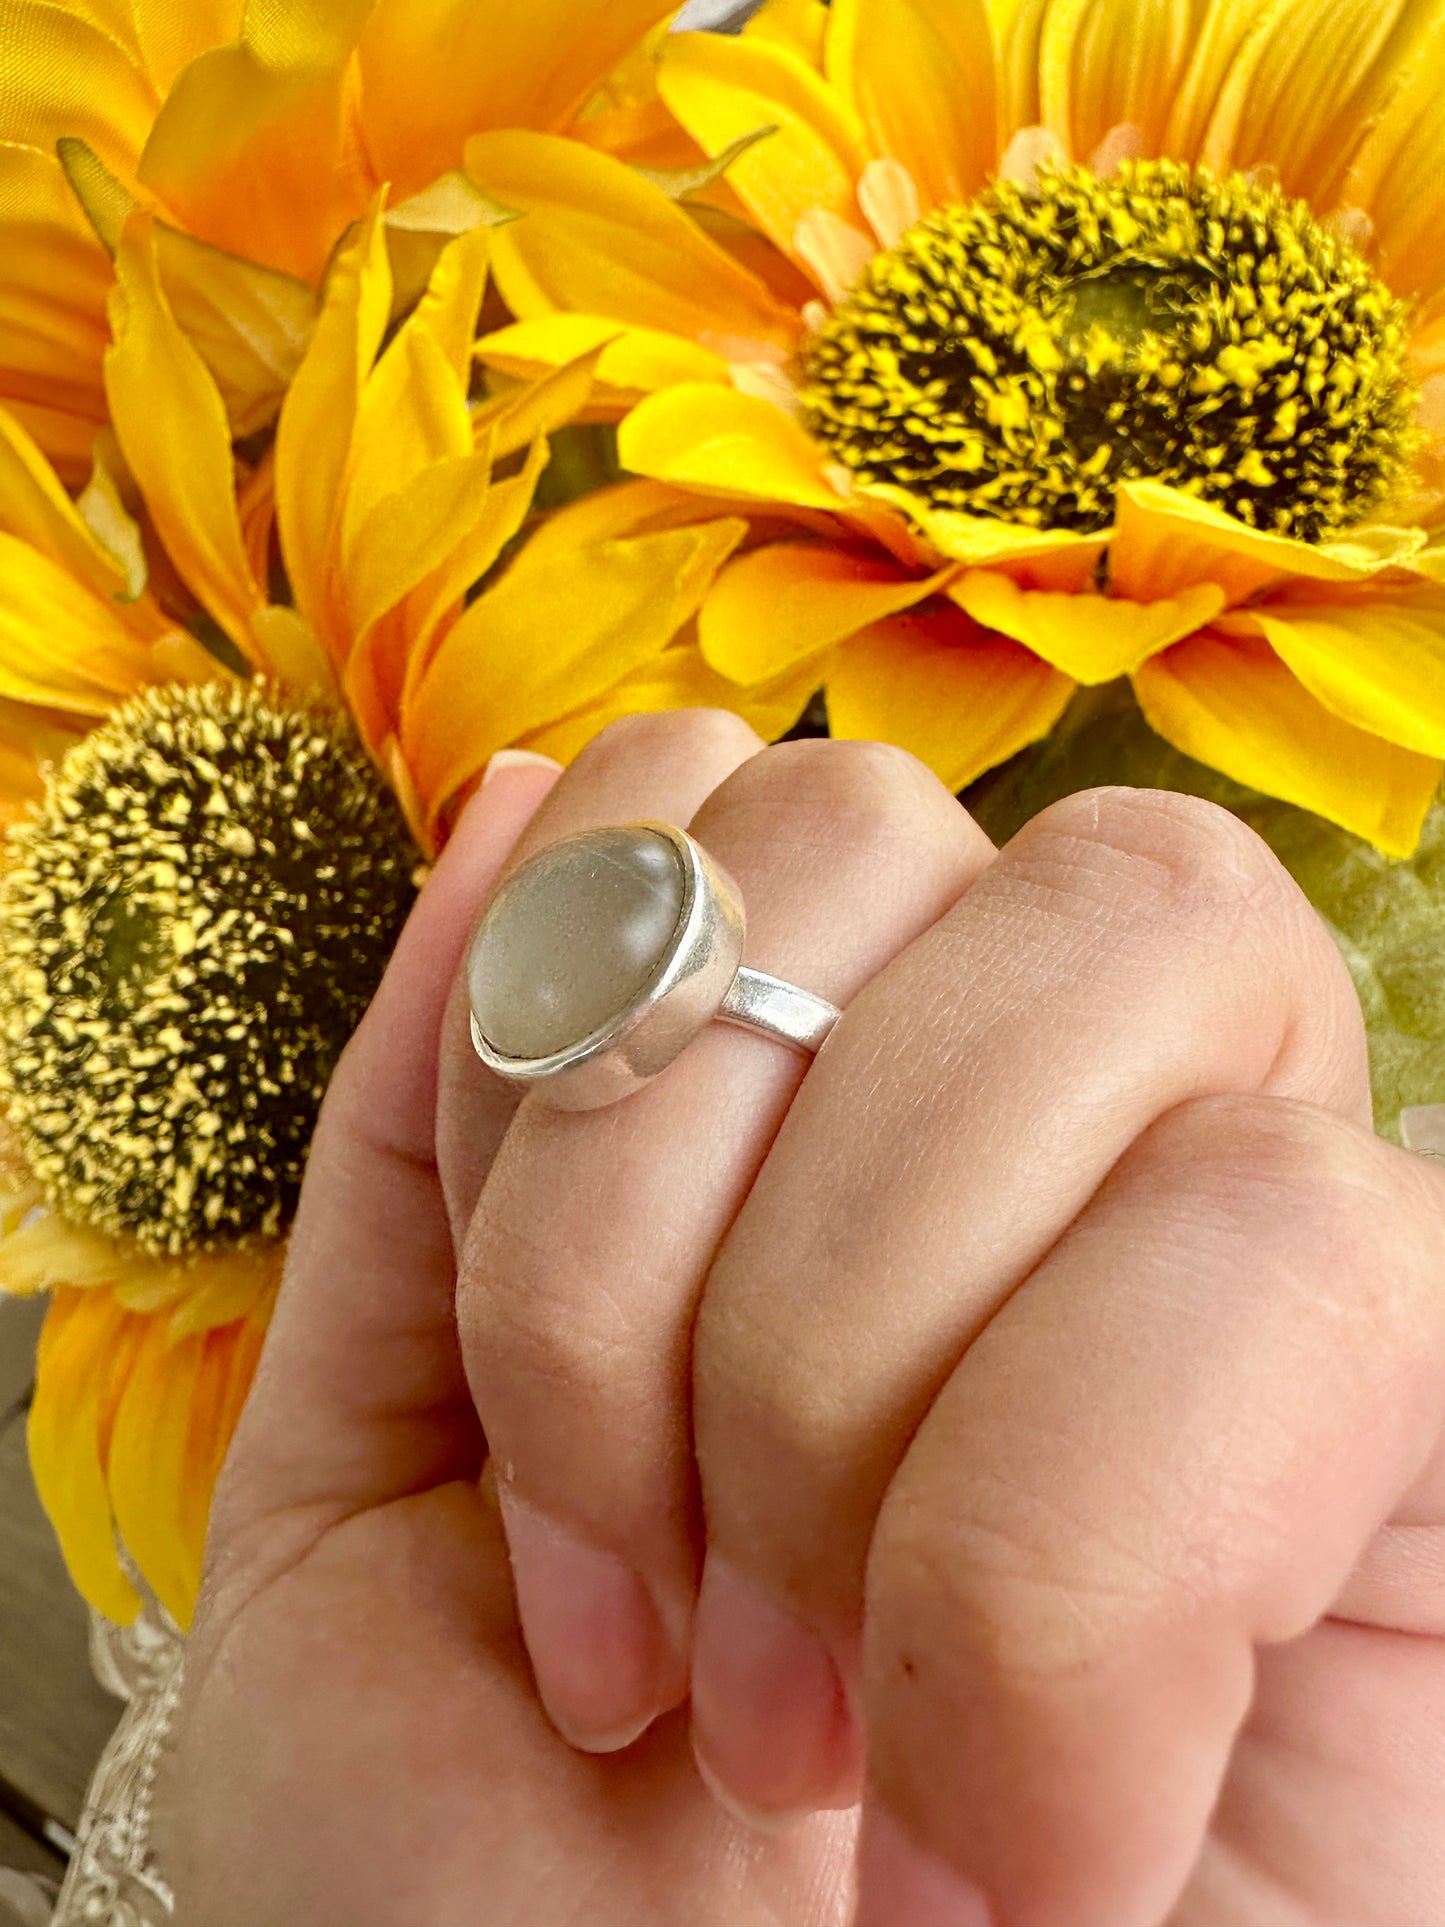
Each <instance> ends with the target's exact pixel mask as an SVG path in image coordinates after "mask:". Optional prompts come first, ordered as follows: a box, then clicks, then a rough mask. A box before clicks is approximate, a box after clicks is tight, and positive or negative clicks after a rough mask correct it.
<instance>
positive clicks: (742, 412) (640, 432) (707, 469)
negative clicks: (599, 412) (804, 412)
mask: <svg viewBox="0 0 1445 1927" xmlns="http://www.w3.org/2000/svg"><path fill="white" fill-rule="evenodd" d="M617 452H618V458H619V460H620V461H621V463H622V466H623V467H624V468H627V469H631V470H632V472H633V473H634V474H636V475H650V476H651V477H652V478H653V479H654V480H655V481H659V482H672V483H675V484H676V485H677V486H678V487H680V488H695V489H700V490H701V491H702V492H703V493H704V494H707V495H727V496H740V497H742V498H744V499H747V498H750V497H751V498H753V499H761V500H763V501H772V502H792V503H796V504H798V505H799V506H800V507H803V508H816V509H832V510H838V509H840V508H842V506H843V503H842V500H841V498H840V497H839V495H838V491H837V490H836V489H835V488H834V487H833V485H832V483H831V482H830V481H829V480H828V478H827V476H826V474H825V473H824V466H823V451H822V450H821V449H820V448H819V446H818V444H817V443H816V442H815V441H814V440H813V439H812V437H811V436H810V435H809V434H808V432H807V430H806V429H804V428H801V427H800V426H799V425H798V423H797V422H795V421H793V420H791V419H790V418H789V417H788V416H787V415H785V414H784V413H783V411H782V410H781V409H780V408H774V407H773V405H772V403H771V402H766V401H759V400H758V398H757V397H756V396H755V395H740V394H738V393H737V392H736V391H735V390H733V389H729V388H713V387H708V386H704V385H703V384H702V383H699V382H694V383H684V384H683V385H681V386H679V387H677V388H666V389H663V390H662V391H661V393H659V394H656V395H649V396H648V397H647V399H646V400H645V401H642V402H640V403H639V404H638V406H637V407H636V408H634V409H633V411H632V413H631V414H630V415H629V416H628V417H627V419H626V421H625V422H623V424H622V427H621V429H620V431H619V433H618V437H617Z"/></svg>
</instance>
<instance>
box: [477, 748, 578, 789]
mask: <svg viewBox="0 0 1445 1927" xmlns="http://www.w3.org/2000/svg"><path fill="white" fill-rule="evenodd" d="M561 767H562V765H561V764H560V763H559V762H557V761H556V759H555V758H554V757H551V756H543V755H541V754H540V753H539V752H538V751H537V750H535V749H499V750H498V751H497V752H496V754H495V755H494V756H493V757H492V760H491V761H490V762H489V763H488V764H487V767H486V768H485V769H484V770H483V771H482V780H481V782H480V784H479V785H478V788H480V789H485V788H486V787H487V785H488V783H490V782H491V780H492V778H493V777H494V776H497V775H500V773H501V772H502V771H503V770H507V769H561Z"/></svg>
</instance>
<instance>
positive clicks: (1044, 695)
mask: <svg viewBox="0 0 1445 1927" xmlns="http://www.w3.org/2000/svg"><path fill="white" fill-rule="evenodd" d="M1072 692H1073V684H1072V683H1071V682H1070V680H1069V678H1068V677H1067V676H1063V675H1060V673H1059V672H1058V670H1056V669H1052V668H1050V667H1049V665H1048V664H1047V663H1046V662H1042V661H1041V660H1040V659H1039V657H1037V656H1036V655H1034V654H1033V652H1032V651H1031V650H1028V649H1024V648H1021V647H1020V645H1019V644H1018V643H1016V642H1010V641H1009V640H1008V639H1007V638H1006V637H1003V636H993V635H989V634H988V633H987V631H985V630H982V629H980V628H979V627H978V626H977V625H976V624H975V623H973V622H972V621H970V619H969V618H968V616H966V615H965V614H964V612H963V611H962V610H961V609H958V608H952V607H949V608H945V609H941V610H938V611H936V612H933V613H928V612H925V611H922V610H918V609H910V610H908V611H906V612H905V613H903V614H901V615H895V616H888V617H886V618H885V619H884V620H883V621H881V622H877V623H875V624H873V625H872V627H871V628H868V629H866V630H864V631H863V633H862V634H861V635H858V636H855V637H854V638H853V640H852V641H851V642H848V643H845V644H844V646H843V647H842V649H840V650H839V652H838V660H837V663H836V666H835V667H834V668H833V670H832V672H831V674H830V675H829V677H828V722H829V727H830V729H831V731H832V733H833V735H834V736H839V737H849V738H854V739H857V740H861V741H867V742H883V743H897V744H898V745H899V747H900V748H902V749H906V750H909V751H911V752H912V754H913V755H915V756H916V757H917V758H918V759H919V761H920V762H923V763H926V764H927V765H928V767H929V768H930V769H931V770H932V771H933V772H934V774H935V775H936V776H938V777H939V779H940V780H941V781H942V782H944V783H946V784H947V785H948V787H949V789H951V790H960V789H962V788H964V786H965V785H966V784H968V783H971V782H973V781H974V779H975V778H976V777H979V776H982V774H983V773H984V771H985V770H987V769H992V768H993V767H994V765H995V764H997V763H1002V762H1004V761H1005V760H1006V759H1007V758H1008V757H1010V756H1014V755H1016V754H1017V753H1018V751H1019V750H1021V749H1025V748H1027V746H1028V745H1029V744H1030V743H1035V742H1038V741H1039V739H1040V738H1041V737H1043V736H1047V734H1048V733H1049V731H1050V730H1051V729H1052V728H1053V726H1054V724H1055V723H1056V722H1057V721H1058V720H1059V717H1060V716H1061V715H1062V714H1063V711H1064V707H1065V705H1066V704H1067V702H1068V700H1069V697H1070V695H1071V694H1072Z"/></svg>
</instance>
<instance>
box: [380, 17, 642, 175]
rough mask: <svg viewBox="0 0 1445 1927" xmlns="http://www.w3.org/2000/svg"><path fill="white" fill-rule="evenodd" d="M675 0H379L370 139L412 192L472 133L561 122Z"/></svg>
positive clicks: (453, 157) (456, 154) (384, 165)
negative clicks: (523, 1)
mask: <svg viewBox="0 0 1445 1927" xmlns="http://www.w3.org/2000/svg"><path fill="white" fill-rule="evenodd" d="M674 4H675V0H527V3H526V5H524V6H519V5H517V4H516V3H515V0H379V4H378V5H377V6H376V7H375V8H374V10H373V12H372V14H371V18H370V19H369V20H368V22H367V24H366V29H365V31H364V33H363V34H362V36H361V44H360V49H359V53H360V62H361V77H362V87H363V92H364V99H365V111H366V143H367V147H368V150H369V151H370V153H371V155H372V157H373V159H374V161H375V163H376V167H377V171H378V173H379V174H380V175H381V176H382V178H383V179H386V180H389V181H392V182H394V183H395V184H396V186H397V189H398V192H400V193H403V194H405V193H410V192H412V191H413V189H414V188H415V187H423V186H425V185H426V183H427V182H428V181H431V180H433V179H435V177H436V176H437V175H438V174H444V173H445V172H446V171H447V169H448V168H452V167H455V166H456V165H457V163H458V162H459V160H460V159H461V155H462V149H463V147H464V145H465V143H466V140H467V137H468V135H471V134H476V133H479V132H481V131H482V130H484V129H486V128H494V127H518V126H520V127H539V128H561V127H563V126H565V125H566V123H567V122H568V121H569V120H570V119H571V117H572V115H573V114H574V113H575V112H576V111H577V109H578V108H579V107H580V106H581V105H582V103H583V101H584V100H585V99H586V98H587V96H588V95H589V94H591V93H593V92H595V90H596V89H597V88H598V87H600V86H601V85H602V83H603V81H604V80H605V79H606V76H607V73H608V71H609V69H610V68H611V67H613V66H614V65H615V63H616V62H617V61H619V60H620V59H621V58H622V56H623V55H624V54H625V53H626V52H627V50H628V49H629V48H630V47H632V46H633V45H634V43H635V42H637V41H639V40H640V39H641V38H642V36H643V35H644V34H645V33H646V32H647V30H648V28H649V27H652V26H653V25H655V24H656V22H658V21H659V20H661V19H663V18H664V17H665V16H666V15H667V14H668V13H669V12H670V11H672V8H673V6H674Z"/></svg>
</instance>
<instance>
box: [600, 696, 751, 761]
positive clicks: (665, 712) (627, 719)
mask: <svg viewBox="0 0 1445 1927" xmlns="http://www.w3.org/2000/svg"><path fill="white" fill-rule="evenodd" d="M760 741H761V739H760V738H759V736H758V735H757V733H756V731H754V730H753V729H752V728H751V727H750V725H749V724H747V723H745V722H744V721H743V719H742V717H741V716H737V715H734V713H733V712H732V711H731V710H730V709H661V710H644V711H640V712H638V713H637V714H635V715H631V716H619V717H618V718H617V719H616V720H615V721H613V722H610V723H608V725H607V727H606V728H605V729H602V730H599V731H598V733H597V735H596V736H594V737H593V738H592V740H591V742H590V743H588V744H587V746H586V748H585V749H583V750H582V751H581V752H580V753H579V755H578V756H577V758H576V761H575V762H574V764H573V768H574V769H583V768H586V769H588V770H590V771H595V770H597V769H599V768H604V767H607V766H610V765H613V764H616V763H626V764H632V763H639V762H641V763H647V762H651V761H652V760H654V759H655V758H658V757H664V758H676V757H679V756H681V757H688V756H697V757H706V758H707V759H708V760H709V761H711V760H720V761H725V760H727V759H729V758H741V757H745V756H752V755H754V754H756V752H757V750H758V748H759V745H760Z"/></svg>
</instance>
